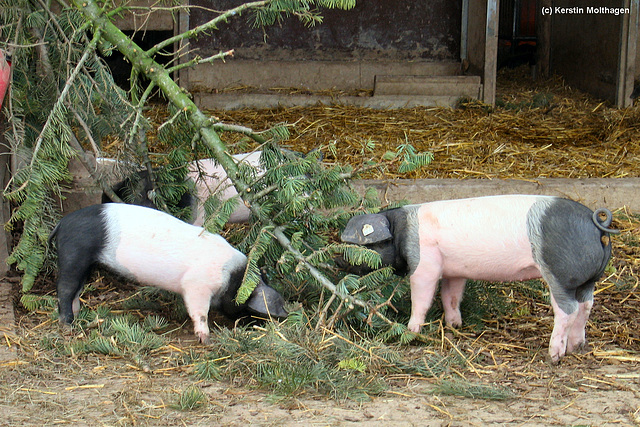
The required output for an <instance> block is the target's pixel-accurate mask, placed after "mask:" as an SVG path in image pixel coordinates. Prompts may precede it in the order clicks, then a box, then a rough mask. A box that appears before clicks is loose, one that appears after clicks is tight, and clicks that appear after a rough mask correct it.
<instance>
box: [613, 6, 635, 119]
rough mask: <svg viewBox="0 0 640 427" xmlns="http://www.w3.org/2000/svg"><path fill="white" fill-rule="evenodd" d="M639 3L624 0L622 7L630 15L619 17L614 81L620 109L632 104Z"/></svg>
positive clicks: (617, 103)
mask: <svg viewBox="0 0 640 427" xmlns="http://www.w3.org/2000/svg"><path fill="white" fill-rule="evenodd" d="M639 2H640V1H639V0H625V1H624V7H628V8H630V10H631V13H629V14H622V16H621V19H622V25H621V28H620V48H619V57H618V76H617V79H616V80H617V81H616V105H617V106H618V107H620V108H625V107H629V106H630V105H632V104H633V100H632V99H631V92H633V85H634V77H635V70H636V54H637V44H638V42H637V41H638V13H639V12H638V3H639Z"/></svg>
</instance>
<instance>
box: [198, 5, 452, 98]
mask: <svg viewBox="0 0 640 427" xmlns="http://www.w3.org/2000/svg"><path fill="white" fill-rule="evenodd" d="M191 3H192V4H194V5H196V6H202V7H208V8H214V9H218V10H223V9H227V8H231V7H233V6H236V5H238V4H239V3H241V1H239V0H215V1H210V0H192V2H191ZM461 6H462V0H454V1H452V0H431V1H428V2H389V1H386V0H368V1H359V2H357V3H356V7H355V8H354V9H352V10H348V11H343V10H323V11H322V14H323V17H324V19H323V22H322V24H320V25H316V26H315V27H311V28H309V27H305V26H304V25H303V24H302V23H300V22H299V21H298V20H297V19H296V18H295V17H289V18H286V19H284V20H283V21H282V22H281V23H279V24H277V25H274V26H270V27H267V28H265V29H264V30H263V29H260V28H254V27H253V26H252V19H253V15H252V13H251V12H249V13H247V14H246V15H244V16H242V17H234V18H232V19H230V20H229V22H228V23H227V24H223V25H221V26H220V27H219V29H218V30H217V31H214V32H212V34H211V35H208V36H201V37H198V38H197V39H196V40H192V41H191V42H190V47H191V48H195V49H196V51H195V53H196V54H198V55H200V56H202V57H205V56H208V55H211V54H215V53H218V52H220V51H227V50H229V49H234V51H235V53H234V57H233V58H232V59H229V60H228V61H226V62H224V63H223V62H221V61H218V62H216V63H213V64H203V65H201V66H198V67H196V68H195V69H191V70H189V72H188V76H187V80H188V82H189V83H188V85H187V87H188V88H189V90H191V91H192V92H198V91H201V92H202V91H209V92H211V91H213V92H216V91H219V90H222V89H225V88H230V87H237V86H249V87H251V88H257V89H258V90H262V89H270V88H290V87H296V88H304V89H308V90H313V91H321V90H326V89H334V90H343V91H344V90H346V91H348V90H360V89H364V90H373V86H374V77H375V75H400V74H404V75H432V74H434V73H435V74H436V75H437V74H438V73H439V72H440V71H439V70H438V66H439V65H438V64H440V63H445V64H447V65H445V68H446V70H447V71H446V73H445V75H450V74H452V73H453V74H457V73H458V72H459V65H455V66H453V68H452V67H451V66H450V65H449V64H451V63H454V64H458V62H459V58H460V32H461ZM213 16H214V14H211V13H208V12H206V11H203V10H201V9H194V10H193V11H192V13H191V14H190V17H189V27H190V28H194V27H195V26H197V25H200V24H202V23H204V22H206V21H208V20H210V19H211V18H212V17H213Z"/></svg>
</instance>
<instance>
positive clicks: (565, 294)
mask: <svg viewBox="0 0 640 427" xmlns="http://www.w3.org/2000/svg"><path fill="white" fill-rule="evenodd" d="M601 215H604V216H605V218H604V219H603V218H601ZM611 222H612V215H611V212H609V211H608V210H606V209H599V210H597V211H596V212H592V211H591V210H590V209H589V208H587V207H586V206H584V205H581V204H580V203H577V202H574V201H571V200H567V199H562V198H558V197H549V196H527V195H512V196H492V197H479V198H472V199H461V200H448V201H437V202H431V203H425V204H421V205H409V206H404V207H402V208H398V209H391V210H388V211H383V212H380V213H377V214H366V215H358V216H355V217H353V218H351V220H350V221H349V222H348V224H347V226H346V227H345V229H344V231H343V233H342V236H341V239H342V241H343V242H346V243H353V244H358V245H364V246H366V247H368V248H370V249H373V250H375V251H376V252H378V253H379V254H380V255H381V258H382V263H383V265H385V266H389V265H390V266H393V267H394V269H395V271H396V273H397V274H400V275H407V274H408V275H409V277H410V284H411V318H410V320H409V324H408V328H409V329H410V330H411V331H413V332H419V331H420V327H421V325H422V324H423V323H424V320H425V317H426V314H427V311H428V310H429V308H430V307H431V304H432V301H433V297H434V294H435V292H436V288H437V285H438V281H440V280H441V291H440V292H441V297H442V305H443V307H444V314H445V321H446V323H447V324H448V325H450V326H453V327H458V326H461V325H462V317H461V314H460V301H461V299H462V294H463V291H464V286H465V282H466V280H467V279H471V280H485V281H519V280H529V279H535V278H540V277H542V278H543V279H544V280H545V281H546V282H547V284H548V286H549V289H550V293H551V304H552V307H553V312H554V328H553V332H552V334H551V341H550V344H549V355H550V358H551V361H552V362H554V363H555V362H558V361H559V360H560V358H562V357H563V356H564V355H565V354H566V353H571V352H574V351H576V350H579V349H580V348H581V347H583V346H584V345H585V344H586V337H585V327H586V323H587V320H588V318H589V314H590V312H591V308H592V306H593V291H594V287H595V283H596V281H597V280H598V279H599V278H600V277H601V276H602V274H603V272H604V270H605V267H606V266H607V263H608V261H609V258H610V257H611V242H610V240H609V234H611V233H618V231H617V230H612V229H609V228H608V226H609V225H610V224H611ZM350 270H351V271H353V272H356V273H358V274H364V273H366V272H368V271H371V268H369V267H368V266H366V265H359V266H353V267H351V268H350Z"/></svg>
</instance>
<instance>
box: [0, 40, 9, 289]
mask: <svg viewBox="0 0 640 427" xmlns="http://www.w3.org/2000/svg"><path fill="white" fill-rule="evenodd" d="M0 70H2V71H3V72H2V73H0V78H2V83H3V84H2V85H1V86H2V88H3V90H0V185H2V191H3V192H4V188H5V186H6V185H7V183H8V182H9V179H10V178H11V147H9V144H7V142H6V141H5V138H4V132H5V130H6V125H7V122H6V121H5V118H4V115H3V114H2V104H3V102H2V101H3V98H4V96H5V90H4V89H7V88H8V86H9V82H10V81H11V62H10V61H9V60H7V56H6V53H5V52H4V51H3V50H0ZM8 96H10V95H9V91H8V90H7V97H8ZM10 215H11V211H10V209H9V204H8V202H6V201H5V200H4V194H3V195H2V197H0V221H1V223H2V225H3V226H4V224H6V223H7V222H8V221H9V216H10ZM9 242H10V240H9V233H7V232H5V231H4V227H3V228H2V230H0V276H4V275H5V274H6V273H7V271H9V266H8V265H7V258H8V257H9V249H10V247H9Z"/></svg>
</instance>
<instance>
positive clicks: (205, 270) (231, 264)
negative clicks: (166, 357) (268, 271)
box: [49, 203, 287, 344]
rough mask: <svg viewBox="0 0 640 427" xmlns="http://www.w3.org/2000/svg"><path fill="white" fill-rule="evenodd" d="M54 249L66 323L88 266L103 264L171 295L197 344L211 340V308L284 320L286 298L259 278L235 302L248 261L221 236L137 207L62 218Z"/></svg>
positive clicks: (98, 208)
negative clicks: (185, 315)
mask: <svg viewBox="0 0 640 427" xmlns="http://www.w3.org/2000/svg"><path fill="white" fill-rule="evenodd" d="M49 241H50V242H53V241H55V243H56V247H57V252H58V280H57V292H58V311H59V313H60V323H61V324H63V325H70V324H71V322H72V321H73V318H74V315H77V314H78V312H79V309H80V301H79V297H80V293H81V291H82V288H83V286H84V282H85V280H86V279H87V277H88V276H89V274H90V272H91V270H92V268H93V267H94V266H96V265H101V266H103V267H106V268H107V269H108V270H111V271H113V272H115V273H117V274H119V275H120V276H122V277H124V278H126V279H130V280H134V281H136V282H138V283H140V284H145V285H150V286H155V287H158V288H160V289H165V290H168V291H172V292H176V293H178V294H180V295H181V296H182V298H183V300H184V304H185V306H186V308H187V312H188V313H189V316H190V318H191V320H192V321H193V327H194V332H195V335H196V336H197V337H198V339H199V340H200V342H202V343H204V344H206V343H209V325H208V313H209V308H210V307H211V308H214V309H216V310H218V311H221V312H222V313H223V314H225V315H227V316H229V317H232V318H234V317H240V316H241V315H243V314H245V313H247V312H249V313H255V314H258V315H262V316H271V317H274V318H284V317H286V316H287V311H286V309H285V307H284V299H283V298H282V296H281V295H280V294H279V293H278V292H277V291H276V290H275V289H273V288H271V287H270V286H268V285H267V284H266V283H265V280H264V278H263V279H262V280H260V282H259V283H258V285H257V287H256V288H255V290H254V291H253V293H252V294H251V296H250V297H249V299H248V300H247V302H246V303H245V304H242V305H238V304H236V303H235V301H234V299H235V296H236V292H237V291H238V288H239V287H240V285H241V284H242V279H243V276H244V271H245V267H246V265H247V257H246V256H245V255H244V254H242V253H241V252H240V251H238V250H236V249H235V248H233V247H232V246H231V245H230V244H229V243H228V242H227V241H226V240H225V239H224V238H222V236H219V235H217V234H212V233H209V232H207V231H206V230H204V229H203V228H201V227H196V226H193V225H190V224H187V223H185V222H183V221H180V220H179V219H177V218H174V217H172V216H171V215H169V214H166V213H164V212H161V211H158V210H154V209H151V208H146V207H142V206H136V205H128V204H123V203H108V204H101V205H92V206H89V207H86V208H83V209H80V210H78V211H75V212H72V213H70V214H69V215H67V216H65V217H63V218H62V220H61V221H60V222H59V223H58V224H57V225H56V226H55V228H54V229H53V231H52V232H51V234H50V237H49Z"/></svg>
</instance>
